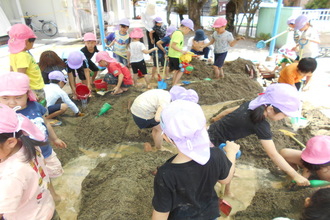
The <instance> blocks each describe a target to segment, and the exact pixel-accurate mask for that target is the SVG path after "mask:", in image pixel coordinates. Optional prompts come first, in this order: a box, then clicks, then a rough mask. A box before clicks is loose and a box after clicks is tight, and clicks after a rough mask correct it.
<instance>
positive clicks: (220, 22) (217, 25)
mask: <svg viewBox="0 0 330 220" xmlns="http://www.w3.org/2000/svg"><path fill="white" fill-rule="evenodd" d="M226 25H227V20H226V19H225V18H221V17H220V18H218V19H217V20H215V22H214V23H213V26H212V27H214V28H220V27H223V26H226Z"/></svg>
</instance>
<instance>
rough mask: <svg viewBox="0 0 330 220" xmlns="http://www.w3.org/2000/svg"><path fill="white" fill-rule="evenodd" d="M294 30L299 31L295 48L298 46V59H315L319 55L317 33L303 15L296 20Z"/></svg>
mask: <svg viewBox="0 0 330 220" xmlns="http://www.w3.org/2000/svg"><path fill="white" fill-rule="evenodd" d="M294 29H295V30H299V31H301V32H302V33H301V35H300V38H299V40H298V44H297V46H299V53H298V55H299V59H298V60H300V59H302V58H304V57H313V58H315V57H316V56H317V55H318V54H319V44H320V38H319V34H318V33H317V31H316V30H315V29H314V28H313V27H312V25H311V24H310V23H309V20H308V18H307V17H306V16H305V15H300V16H299V17H297V18H296V20H295V24H294Z"/></svg>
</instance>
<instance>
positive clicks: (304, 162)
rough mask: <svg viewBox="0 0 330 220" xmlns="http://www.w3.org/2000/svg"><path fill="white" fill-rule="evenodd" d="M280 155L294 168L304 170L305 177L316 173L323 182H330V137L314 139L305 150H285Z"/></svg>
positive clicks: (321, 136) (310, 140)
mask: <svg viewBox="0 0 330 220" xmlns="http://www.w3.org/2000/svg"><path fill="white" fill-rule="evenodd" d="M280 154H281V155H282V156H283V158H284V159H285V160H286V161H287V162H288V163H289V164H290V165H291V166H292V167H293V168H295V169H298V168H302V169H303V173H302V176H303V177H305V178H309V177H310V176H311V175H312V174H313V173H315V174H316V175H317V176H318V177H319V178H320V179H321V180H326V181H330V136H325V135H320V136H315V137H312V138H311V139H309V140H308V141H307V144H306V148H305V149H304V150H302V151H301V150H295V149H289V148H284V149H282V150H281V151H280Z"/></svg>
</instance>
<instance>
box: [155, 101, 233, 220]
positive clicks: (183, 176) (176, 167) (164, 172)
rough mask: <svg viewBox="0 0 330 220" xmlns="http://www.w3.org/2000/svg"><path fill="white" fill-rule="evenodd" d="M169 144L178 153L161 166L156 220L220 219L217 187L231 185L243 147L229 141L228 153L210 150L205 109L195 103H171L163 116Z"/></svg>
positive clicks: (157, 190)
mask: <svg viewBox="0 0 330 220" xmlns="http://www.w3.org/2000/svg"><path fill="white" fill-rule="evenodd" d="M160 124H161V127H162V129H163V132H164V138H165V140H166V141H167V142H169V143H171V144H173V145H174V146H176V147H177V149H178V154H177V155H175V156H173V157H172V158H170V159H169V160H168V161H166V162H165V164H163V165H162V166H161V167H159V169H158V172H157V174H156V176H155V180H154V196H153V199H152V205H153V207H154V211H153V213H152V219H216V218H218V217H219V216H220V215H219V213H220V211H219V204H218V196H217V194H216V192H215V190H214V186H215V184H216V183H217V182H218V181H219V182H220V183H221V184H226V183H228V182H229V181H230V180H231V179H232V177H233V173H234V169H235V154H236V153H237V152H238V150H239V145H237V144H235V143H234V142H229V141H228V142H227V145H226V147H225V148H226V149H225V151H226V153H227V157H226V156H225V154H224V152H222V151H221V150H220V149H219V148H218V147H210V139H209V136H208V134H207V131H206V119H205V116H204V113H203V110H202V108H201V107H200V106H199V105H198V104H196V103H194V102H191V101H187V100H176V101H173V102H171V103H170V104H169V105H168V106H167V107H166V108H165V109H164V110H163V111H162V113H161V119H160Z"/></svg>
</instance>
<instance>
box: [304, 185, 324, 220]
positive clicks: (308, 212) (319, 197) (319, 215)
mask: <svg viewBox="0 0 330 220" xmlns="http://www.w3.org/2000/svg"><path fill="white" fill-rule="evenodd" d="M329 207H330V188H324V189H319V190H317V191H316V192H314V193H313V194H312V196H311V197H307V198H306V199H305V208H304V210H303V213H302V214H301V218H300V220H316V219H317V220H328V219H330V210H329Z"/></svg>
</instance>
